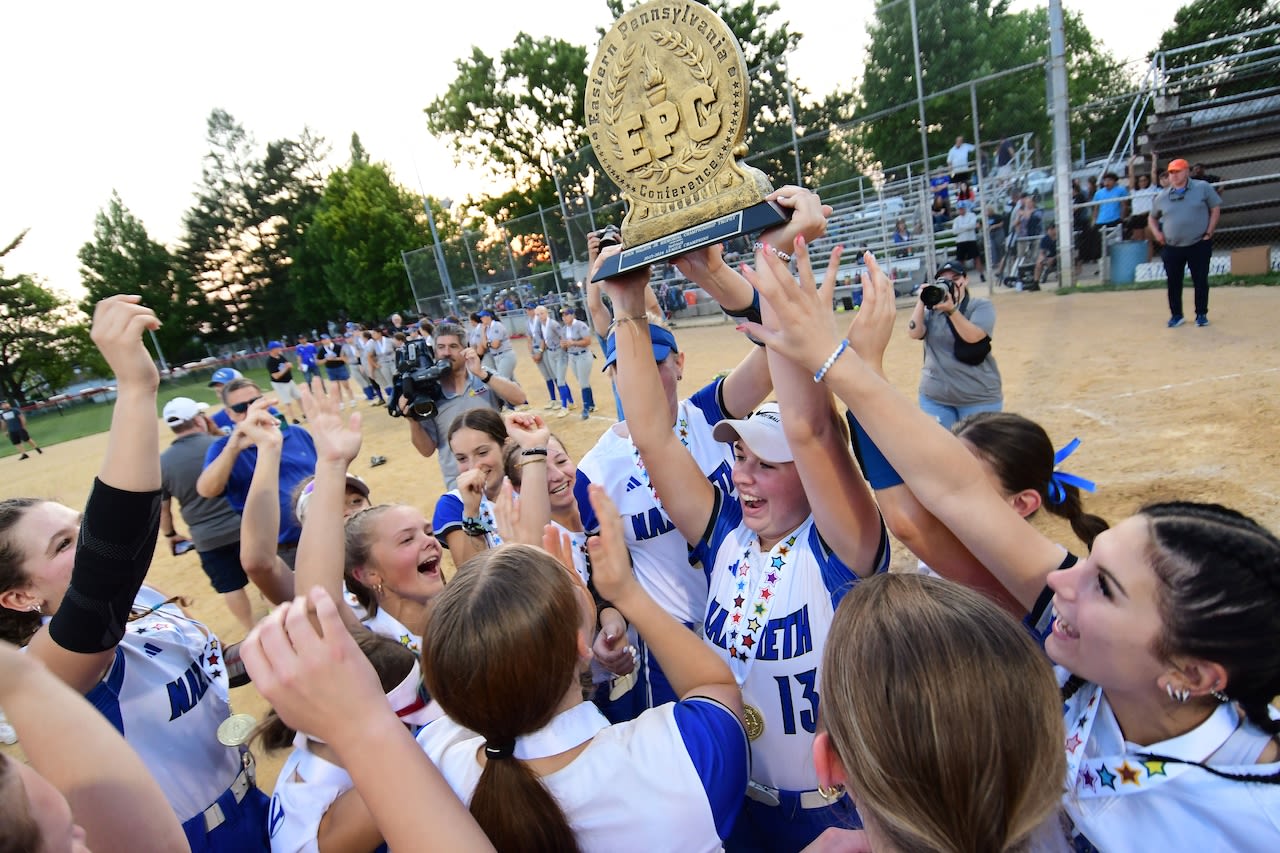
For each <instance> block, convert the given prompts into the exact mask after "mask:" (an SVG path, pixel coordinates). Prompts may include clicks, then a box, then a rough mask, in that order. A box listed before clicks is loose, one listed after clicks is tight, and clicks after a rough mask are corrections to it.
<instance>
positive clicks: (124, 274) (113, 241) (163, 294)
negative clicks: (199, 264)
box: [78, 192, 224, 364]
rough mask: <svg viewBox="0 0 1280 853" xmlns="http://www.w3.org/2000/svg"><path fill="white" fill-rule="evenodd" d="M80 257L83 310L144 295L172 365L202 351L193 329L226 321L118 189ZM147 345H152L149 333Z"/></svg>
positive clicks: (204, 329) (100, 213)
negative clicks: (124, 296)
mask: <svg viewBox="0 0 1280 853" xmlns="http://www.w3.org/2000/svg"><path fill="white" fill-rule="evenodd" d="M78 257H79V258H80V264H81V267H80V280H81V282H82V283H83V284H84V288H85V291H86V294H87V295H86V296H85V298H84V299H83V300H81V302H80V309H81V310H82V311H84V313H86V314H92V313H93V306H94V305H95V304H96V303H97V302H98V301H99V300H102V299H105V298H106V297H108V296H112V295H114V294H117V293H137V294H140V295H141V296H142V304H143V305H146V306H147V307H148V308H150V309H152V310H153V311H155V312H156V316H157V317H159V318H160V323H161V325H160V328H159V329H157V330H156V338H157V339H158V340H159V342H160V348H161V350H162V351H163V352H164V355H165V357H166V359H167V360H168V361H169V362H170V363H171V364H172V363H175V362H180V361H182V360H185V359H186V358H187V357H188V356H189V355H192V354H194V353H197V352H199V348H198V347H193V345H192V333H193V332H207V331H209V330H211V329H220V328H222V326H223V325H224V322H223V321H222V318H219V317H218V315H217V310H216V308H215V306H213V305H210V304H209V302H208V300H207V299H206V298H205V295H204V293H202V292H201V290H200V288H199V287H197V286H196V284H195V282H194V281H192V280H191V276H190V275H189V274H188V273H187V270H186V269H185V267H183V265H182V264H181V263H180V262H179V261H178V259H177V258H176V257H175V256H174V255H173V253H172V252H170V251H169V250H168V249H167V248H165V247H164V246H162V245H161V244H159V243H157V242H156V241H154V240H152V239H151V238H150V237H149V236H148V235H147V229H146V227H145V226H144V225H143V224H142V221H141V220H139V219H138V218H137V217H136V216H134V215H133V213H132V212H131V211H130V210H129V209H128V208H127V207H125V205H124V202H122V201H121V200H120V196H119V194H117V193H115V192H112V193H111V200H110V201H109V202H108V203H107V207H106V208H105V209H103V210H99V211H98V215H97V216H96V217H95V218H94V225H93V240H91V241H90V242H87V243H85V244H84V245H83V246H81V247H80V251H79V253H78ZM146 343H147V346H148V347H151V345H152V341H151V338H150V336H148V337H147V338H146ZM157 355H158V354H157Z"/></svg>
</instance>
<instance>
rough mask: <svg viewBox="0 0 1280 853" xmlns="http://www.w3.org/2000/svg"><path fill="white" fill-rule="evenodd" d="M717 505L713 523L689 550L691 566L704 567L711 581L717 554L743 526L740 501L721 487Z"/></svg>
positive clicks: (718, 488) (716, 491) (716, 493)
mask: <svg viewBox="0 0 1280 853" xmlns="http://www.w3.org/2000/svg"><path fill="white" fill-rule="evenodd" d="M715 496H716V503H715V506H714V507H712V510H711V523H710V524H708V525H707V530H706V532H705V533H703V534H702V538H701V539H699V540H698V542H697V544H695V545H694V546H693V547H692V548H690V549H689V565H691V566H696V565H698V564H701V565H702V571H703V573H704V574H706V576H707V579H708V580H710V578H711V572H712V571H713V570H714V569H715V561H716V553H717V552H718V551H719V550H720V546H721V545H722V544H724V540H725V539H726V538H727V537H728V536H729V534H730V533H732V532H733V531H734V530H736V529H737V528H738V526H739V525H740V524H742V504H740V503H738V499H737V498H735V497H733V496H731V495H726V494H725V493H724V491H723V490H722V489H721V488H720V487H719V486H716V487H715Z"/></svg>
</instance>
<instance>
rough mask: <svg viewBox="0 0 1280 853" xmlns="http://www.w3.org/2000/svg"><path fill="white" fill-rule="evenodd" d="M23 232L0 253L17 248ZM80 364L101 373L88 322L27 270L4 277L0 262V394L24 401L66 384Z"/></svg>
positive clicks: (102, 366) (103, 371)
mask: <svg viewBox="0 0 1280 853" xmlns="http://www.w3.org/2000/svg"><path fill="white" fill-rule="evenodd" d="M26 235H27V232H26V231H23V232H22V233H21V234H19V235H18V236H17V237H15V238H14V239H13V241H11V242H10V243H9V245H8V246H6V247H5V248H4V249H0V258H3V257H5V256H6V255H8V254H9V253H10V252H11V251H13V250H14V249H16V248H17V247H18V245H19V244H20V243H21V242H22V239H23V238H24V237H26ZM77 367H80V368H82V369H83V370H85V371H86V372H87V373H88V374H89V375H106V373H107V369H106V364H105V363H104V362H103V360H102V357H101V356H100V355H99V353H98V351H97V349H96V348H94V346H93V343H92V342H91V341H90V340H89V329H88V326H87V325H86V324H85V323H83V322H78V318H77V317H76V316H75V309H74V308H73V307H72V306H71V305H70V304H69V303H68V302H67V300H66V299H63V298H62V297H61V296H59V295H58V294H56V293H54V292H53V291H51V290H49V289H48V288H46V287H45V286H43V285H42V284H41V283H40V282H39V281H37V280H36V279H35V277H33V276H31V275H28V274H26V273H20V274H18V275H16V276H12V277H10V276H7V275H5V272H4V267H3V266H0V394H3V396H4V397H6V398H8V399H12V400H14V401H16V402H17V403H18V404H19V405H23V404H25V403H26V402H27V401H28V400H29V399H31V398H32V397H37V396H39V397H44V396H48V395H49V394H52V393H54V392H55V391H57V390H58V389H60V388H63V387H65V386H66V385H68V384H69V383H70V382H71V381H72V380H73V379H74V377H75V373H76V368H77Z"/></svg>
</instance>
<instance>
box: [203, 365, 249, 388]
mask: <svg viewBox="0 0 1280 853" xmlns="http://www.w3.org/2000/svg"><path fill="white" fill-rule="evenodd" d="M243 378H244V374H243V373H241V372H240V371H238V370H236V369H235V368H234V367H219V368H218V369H217V370H215V371H213V375H212V376H210V377H209V387H210V388H213V387H215V386H217V385H226V384H227V383H228V382H230V381H231V380H232V379H243Z"/></svg>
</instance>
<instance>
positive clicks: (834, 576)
mask: <svg viewBox="0 0 1280 853" xmlns="http://www.w3.org/2000/svg"><path fill="white" fill-rule="evenodd" d="M809 549H810V550H811V551H813V555H814V557H815V558H816V559H817V561H818V567H819V569H820V571H821V572H822V584H823V586H825V587H826V588H827V592H828V593H830V595H831V606H832V607H833V608H834V607H839V606H840V602H841V601H842V600H843V599H844V597H845V594H846V593H848V592H849V590H851V589H853V587H854V585H856V584H857V583H858V580H859V577H858V575H857V573H856V572H854V571H853V569H851V568H849V567H848V566H847V565H845V563H844V561H843V560H841V559H840V558H839V557H838V556H836V554H835V552H834V551H832V550H831V548H830V546H828V545H827V543H826V541H825V540H824V539H823V538H822V534H821V533H819V532H818V528H817V527H811V528H809ZM871 567H872V571H873V572H874V573H876V574H879V573H880V572H887V571H889V531H888V530H886V529H885V526H884V522H883V521H881V522H880V545H879V546H878V547H877V548H876V556H875V559H874V560H873V561H872V563H871Z"/></svg>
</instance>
